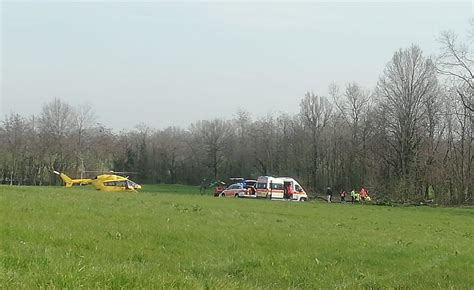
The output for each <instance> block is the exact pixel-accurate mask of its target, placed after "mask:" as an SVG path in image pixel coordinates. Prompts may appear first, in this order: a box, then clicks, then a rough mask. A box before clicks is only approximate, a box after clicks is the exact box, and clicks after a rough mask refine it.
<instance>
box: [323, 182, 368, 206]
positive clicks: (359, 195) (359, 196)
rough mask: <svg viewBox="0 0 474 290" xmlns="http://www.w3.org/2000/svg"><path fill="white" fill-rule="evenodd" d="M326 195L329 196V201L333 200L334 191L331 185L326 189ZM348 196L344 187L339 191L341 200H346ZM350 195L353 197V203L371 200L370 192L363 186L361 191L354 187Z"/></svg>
mask: <svg viewBox="0 0 474 290" xmlns="http://www.w3.org/2000/svg"><path fill="white" fill-rule="evenodd" d="M326 196H327V201H328V202H332V191H331V188H330V187H328V188H327V190H326ZM347 196H348V194H347V192H346V191H345V190H344V189H341V191H340V192H339V197H340V198H341V202H346V197H347ZM350 197H351V203H355V202H359V201H370V200H371V198H370V196H369V192H368V191H367V189H366V188H365V187H363V186H362V188H361V189H360V190H359V191H356V190H355V189H352V191H351V192H350Z"/></svg>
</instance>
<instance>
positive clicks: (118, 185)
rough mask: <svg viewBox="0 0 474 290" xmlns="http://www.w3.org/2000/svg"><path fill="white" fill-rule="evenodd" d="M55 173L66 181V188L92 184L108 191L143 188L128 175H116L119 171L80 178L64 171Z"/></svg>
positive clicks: (96, 187)
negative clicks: (70, 175) (68, 174)
mask: <svg viewBox="0 0 474 290" xmlns="http://www.w3.org/2000/svg"><path fill="white" fill-rule="evenodd" d="M53 172H54V173H55V174H57V175H59V176H60V177H61V179H62V180H63V181H64V184H65V186H66V188H69V187H72V186H73V185H89V184H92V185H93V186H94V187H95V189H97V190H99V191H106V192H116V191H134V192H136V191H137V190H139V189H141V188H142V186H141V185H140V184H137V183H135V182H133V181H131V180H130V179H128V176H127V177H123V176H120V175H115V174H113V173H117V172H114V171H110V173H111V174H101V175H97V176H96V177H94V178H79V179H72V178H70V177H69V176H67V175H66V174H64V173H61V172H58V171H56V170H55V171H53Z"/></svg>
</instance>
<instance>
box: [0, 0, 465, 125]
mask: <svg viewBox="0 0 474 290" xmlns="http://www.w3.org/2000/svg"><path fill="white" fill-rule="evenodd" d="M1 10H2V12H1V25H2V27H1V32H2V38H1V50H2V54H1V56H2V63H1V81H2V82H1V102H0V106H1V108H0V109H1V110H0V114H1V116H0V117H2V118H3V116H4V115H5V114H9V113H10V112H18V113H20V114H23V115H25V116H27V115H30V114H38V113H39V112H40V110H41V106H42V105H43V104H44V103H45V102H48V101H50V100H51V99H52V98H53V97H58V98H61V99H62V100H64V101H66V102H68V103H71V104H73V105H77V104H84V103H88V104H90V105H91V106H92V107H93V108H94V111H95V113H96V114H97V115H98V120H97V121H99V122H101V123H103V124H105V125H106V126H109V127H112V128H114V129H122V128H132V127H134V126H135V125H137V124H139V123H145V124H147V125H149V126H151V127H155V128H163V127H166V126H170V125H177V126H182V127H187V126H188V125H189V124H190V123H191V122H194V121H196V120H200V119H211V118H215V117H226V118H231V117H232V116H233V115H234V113H235V111H236V109H237V108H238V107H240V108H245V109H247V110H248V111H249V112H250V113H251V114H252V116H253V117H254V118H258V117H259V116H264V115H266V114H268V113H272V112H286V113H289V114H293V113H296V112H297V111H298V109H299V108H298V106H299V102H300V100H301V98H302V97H303V96H304V94H305V92H306V91H313V92H315V93H317V94H322V95H324V94H327V90H328V86H329V84H331V83H332V82H336V83H339V84H341V85H343V84H345V83H346V82H352V81H355V82H358V83H360V84H361V85H363V86H365V87H367V88H373V87H374V86H375V84H376V82H377V80H378V78H379V76H380V74H381V73H382V71H383V69H384V67H385V65H386V63H387V62H388V61H389V60H390V58H391V56H392V55H393V52H394V51H395V50H397V49H398V48H400V47H407V46H409V45H410V44H412V43H416V44H418V45H420V46H421V48H422V49H423V50H424V51H425V53H426V54H428V55H432V54H435V53H437V52H438V49H439V44H438V43H437V42H436V38H437V37H438V35H439V33H440V32H441V31H443V30H454V31H456V32H457V33H459V34H461V35H463V34H465V32H466V30H467V29H468V20H469V18H470V17H472V15H473V4H472V2H460V3H450V2H442V3H440V2H421V3H415V4H411V3H406V2H399V3H384V4H375V3H368V2H360V3H340V2H338V3H322V2H312V3H285V2H276V3H268V2H265V3H259V4H253V3H242V2H240V3H239V2H237V3H190V2H181V3H171V2H148V3H133V2H92V1H91V2H76V3H60V2H50V3H45V2H42V3H35V2H19V3H18V2H2V6H1ZM125 112H127V114H125Z"/></svg>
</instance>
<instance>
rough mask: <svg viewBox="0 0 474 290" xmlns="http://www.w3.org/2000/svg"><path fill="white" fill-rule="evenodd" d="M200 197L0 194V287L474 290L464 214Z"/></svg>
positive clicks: (469, 229) (52, 191) (472, 218)
mask: <svg viewBox="0 0 474 290" xmlns="http://www.w3.org/2000/svg"><path fill="white" fill-rule="evenodd" d="M186 192H189V193H197V194H185V193H186ZM198 193H199V190H198V189H197V188H196V187H185V186H164V185H160V186H145V187H144V191H143V192H140V193H102V192H97V191H95V190H91V189H86V188H78V189H76V188H75V189H64V188H60V187H7V186H0V213H1V216H0V217H1V222H0V239H1V240H0V241H1V243H0V261H1V263H0V288H39V287H41V288H53V287H54V288H65V287H67V288H79V287H84V288H105V287H112V288H121V287H124V288H184V287H185V288H224V289H226V288H328V287H330V288H334V287H339V288H355V287H356V288H369V287H370V288H386V287H391V288H402V287H403V288H449V287H455V288H472V286H473V285H474V275H472V273H474V247H473V245H474V243H473V241H474V240H473V236H474V228H473V225H474V211H473V210H472V209H457V208H391V207H377V206H364V205H356V206H351V205H350V204H324V203H319V202H308V203H295V202H278V201H268V200H246V199H234V198H215V197H211V196H210V195H211V194H212V193H211V192H210V191H208V193H207V195H199V194H198Z"/></svg>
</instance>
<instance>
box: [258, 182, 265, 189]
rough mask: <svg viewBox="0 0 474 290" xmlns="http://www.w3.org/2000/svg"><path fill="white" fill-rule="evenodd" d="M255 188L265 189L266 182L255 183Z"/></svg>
mask: <svg viewBox="0 0 474 290" xmlns="http://www.w3.org/2000/svg"><path fill="white" fill-rule="evenodd" d="M257 189H267V184H266V183H263V182H259V183H257Z"/></svg>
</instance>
